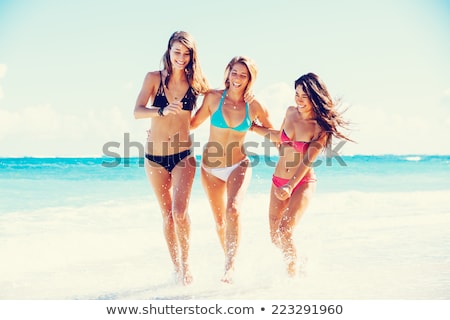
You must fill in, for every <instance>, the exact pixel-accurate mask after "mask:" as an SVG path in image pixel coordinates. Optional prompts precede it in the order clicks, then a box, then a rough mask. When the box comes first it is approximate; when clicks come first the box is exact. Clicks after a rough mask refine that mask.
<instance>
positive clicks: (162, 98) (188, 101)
mask: <svg viewBox="0 0 450 320" xmlns="http://www.w3.org/2000/svg"><path fill="white" fill-rule="evenodd" d="M159 77H160V82H159V88H158V92H157V93H156V96H155V101H154V102H153V105H154V106H155V107H159V108H165V107H167V106H168V105H169V101H167V97H166V94H165V92H164V85H163V81H162V74H161V71H159ZM196 102H197V95H196V94H195V93H194V90H193V89H192V87H189V89H188V90H187V92H186V94H185V95H184V97H183V99H181V103H182V104H183V110H187V111H192V110H193V109H194V106H195V103H196Z"/></svg>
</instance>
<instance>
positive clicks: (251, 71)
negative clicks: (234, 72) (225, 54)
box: [225, 56, 258, 94]
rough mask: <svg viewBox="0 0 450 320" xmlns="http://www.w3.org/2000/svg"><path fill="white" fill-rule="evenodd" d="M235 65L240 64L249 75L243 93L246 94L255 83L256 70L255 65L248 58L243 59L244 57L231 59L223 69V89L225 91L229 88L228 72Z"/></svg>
mask: <svg viewBox="0 0 450 320" xmlns="http://www.w3.org/2000/svg"><path fill="white" fill-rule="evenodd" d="M236 63H242V64H243V65H244V66H245V67H246V68H247V70H248V73H249V75H250V79H249V80H248V83H247V87H245V93H247V92H249V91H250V90H251V88H252V86H253V84H254V83H255V80H256V76H257V74H258V68H257V66H256V63H255V62H254V61H253V60H252V59H250V58H249V57H245V56H236V57H233V59H231V61H230V62H229V63H228V64H227V67H226V68H225V88H226V89H229V88H230V72H231V69H232V68H233V66H234V65H235V64H236ZM245 93H244V94H245Z"/></svg>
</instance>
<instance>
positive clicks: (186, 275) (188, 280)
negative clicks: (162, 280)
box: [181, 269, 194, 286]
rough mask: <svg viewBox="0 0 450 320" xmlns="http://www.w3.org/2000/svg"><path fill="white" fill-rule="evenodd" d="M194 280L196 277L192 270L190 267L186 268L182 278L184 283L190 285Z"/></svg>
mask: <svg viewBox="0 0 450 320" xmlns="http://www.w3.org/2000/svg"><path fill="white" fill-rule="evenodd" d="M193 280H194V278H193V277H192V274H191V271H189V269H186V270H185V271H184V275H183V276H182V279H181V281H182V284H183V285H185V286H187V285H190V284H191V283H192V281H193Z"/></svg>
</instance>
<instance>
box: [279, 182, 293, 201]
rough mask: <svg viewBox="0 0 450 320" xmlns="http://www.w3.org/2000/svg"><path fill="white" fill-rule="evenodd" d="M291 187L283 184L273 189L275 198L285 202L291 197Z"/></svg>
mask: <svg viewBox="0 0 450 320" xmlns="http://www.w3.org/2000/svg"><path fill="white" fill-rule="evenodd" d="M291 193H292V187H291V186H290V185H289V184H285V185H283V186H281V187H279V188H276V189H275V196H276V197H277V198H278V199H280V200H286V199H288V198H289V197H290V196H291Z"/></svg>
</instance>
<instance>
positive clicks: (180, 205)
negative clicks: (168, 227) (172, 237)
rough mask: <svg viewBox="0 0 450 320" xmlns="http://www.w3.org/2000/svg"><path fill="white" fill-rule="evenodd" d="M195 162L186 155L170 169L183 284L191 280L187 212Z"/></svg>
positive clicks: (173, 210) (189, 224) (189, 223)
mask: <svg viewBox="0 0 450 320" xmlns="http://www.w3.org/2000/svg"><path fill="white" fill-rule="evenodd" d="M195 169H196V163H195V158H194V157H187V158H185V159H183V160H182V161H180V163H178V164H177V166H176V167H175V168H174V169H173V170H172V183H173V207H172V212H173V217H174V221H175V232H176V236H177V239H178V246H179V248H180V250H181V273H182V278H181V280H182V283H183V284H184V285H187V284H190V283H191V282H192V274H191V271H190V269H189V262H188V259H189V244H190V231H191V222H190V218H189V213H188V205H189V199H190V196H191V190H192V184H193V181H194V176H195Z"/></svg>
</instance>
